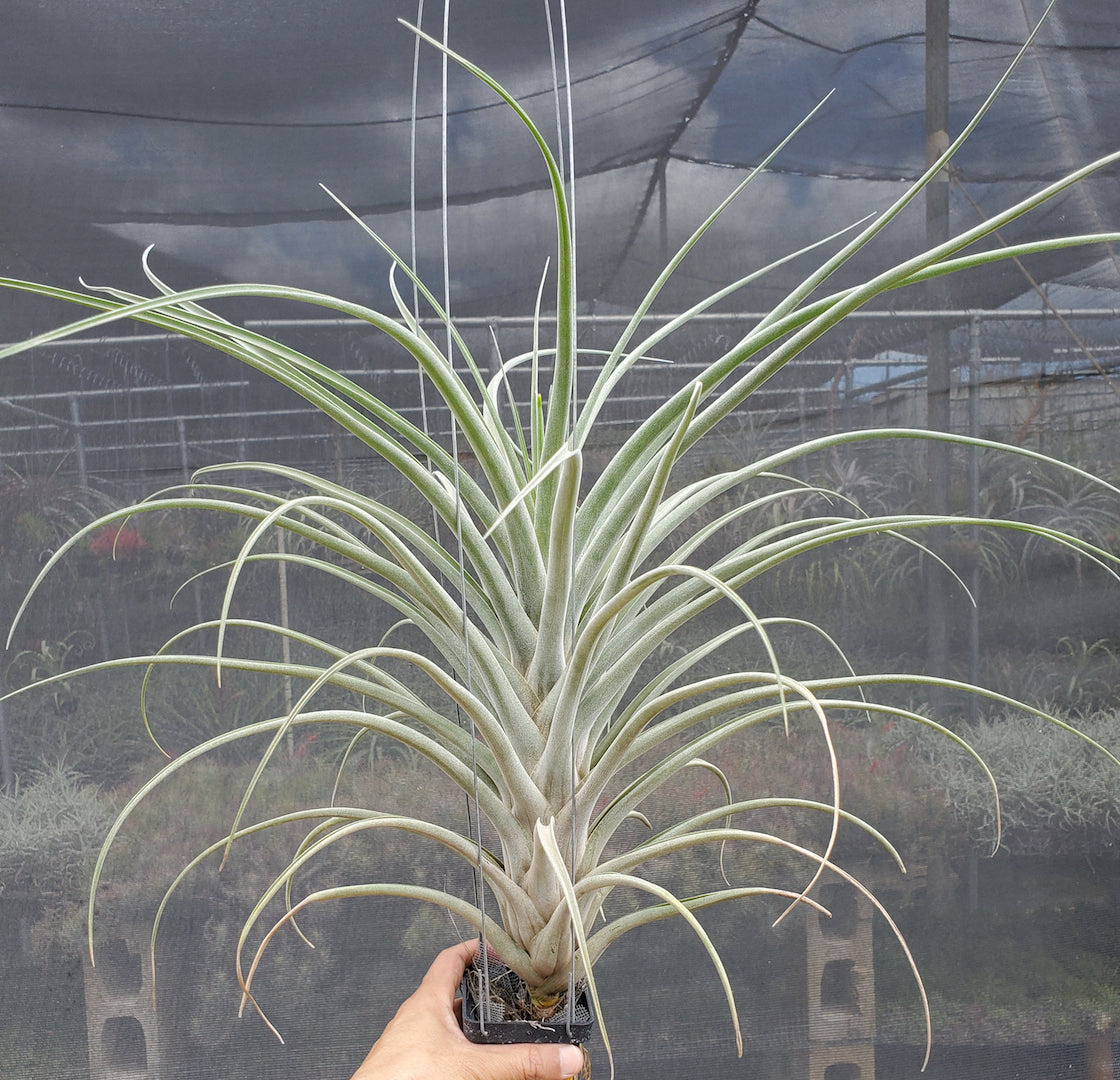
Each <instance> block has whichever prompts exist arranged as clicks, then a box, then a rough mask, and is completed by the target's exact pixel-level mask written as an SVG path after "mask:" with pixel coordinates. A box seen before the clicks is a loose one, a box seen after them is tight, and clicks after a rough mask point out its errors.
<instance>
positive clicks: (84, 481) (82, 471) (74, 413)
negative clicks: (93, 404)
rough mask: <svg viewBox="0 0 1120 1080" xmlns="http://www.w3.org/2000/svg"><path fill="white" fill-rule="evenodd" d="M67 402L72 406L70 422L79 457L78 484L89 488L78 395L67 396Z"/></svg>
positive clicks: (75, 448) (75, 449)
mask: <svg viewBox="0 0 1120 1080" xmlns="http://www.w3.org/2000/svg"><path fill="white" fill-rule="evenodd" d="M66 400H67V402H68V404H69V405H70V422H71V424H73V428H72V430H73V432H74V451H75V453H76V454H77V455H78V484H79V485H80V486H81V487H83V488H88V487H89V471H88V470H87V469H86V444H85V439H84V438H83V436H82V412H81V408H80V406H79V405H78V395H77V394H67V395H66Z"/></svg>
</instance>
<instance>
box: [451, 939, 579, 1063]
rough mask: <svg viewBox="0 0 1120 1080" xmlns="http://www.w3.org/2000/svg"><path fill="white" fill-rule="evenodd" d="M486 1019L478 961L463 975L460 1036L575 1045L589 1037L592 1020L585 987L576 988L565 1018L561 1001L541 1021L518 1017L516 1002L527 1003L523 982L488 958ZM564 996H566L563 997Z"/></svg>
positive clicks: (476, 1039)
mask: <svg viewBox="0 0 1120 1080" xmlns="http://www.w3.org/2000/svg"><path fill="white" fill-rule="evenodd" d="M488 968H489V983H490V1012H489V1019H487V1020H485V1021H484V1020H483V1018H482V1016H481V1015H480V1013H481V1009H480V1005H479V997H480V987H481V985H482V965H481V963H479V962H478V961H477V960H476V961H475V963H473V964H471V966H470V967H468V968H467V970H466V971H465V972H464V973H463V981H462V984H461V991H462V997H463V1033H464V1034H465V1035H466V1036H467V1038H468V1039H470V1040H471V1042H476V1043H560V1042H567V1043H577V1044H581V1043H583V1042H586V1040H587V1039H588V1038H589V1037H590V1035H591V1029H592V1027H593V1026H594V1018H593V1016H592V1013H591V1003H590V1001H589V1000H588V997H587V989H586V987H583V986H579V985H578V984H577V987H576V1000H575V1004H574V1007H573V1008H572V1010H571V1016H570V1017H569V1015H568V1008H567V1004H566V1002H565V1001H564V1000H563V997H562V998H561V1000H560V1001H559V1002H558V1003H557V1005H556V1007H555V1008H554V1009H553V1010H552V1011H551V1012H550V1013H549V1014H548V1015H547V1016H546V1017H544V1018H543V1019H536V1018H526V1017H524V1016H519V1015H518V1012H519V1009H518V1003H519V1002H527V1001H528V1000H529V991H528V988H527V987H526V985H525V983H524V981H523V980H522V979H521V978H520V977H519V976H517V975H515V974H514V973H513V972H512V971H510V969H509V968H507V967H506V966H505V964H503V963H502V962H501V961H500V960H495V959H494V958H493V957H491V959H490V962H489V964H488ZM564 997H566V995H564Z"/></svg>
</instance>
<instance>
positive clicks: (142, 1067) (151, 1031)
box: [85, 927, 160, 1080]
mask: <svg viewBox="0 0 1120 1080" xmlns="http://www.w3.org/2000/svg"><path fill="white" fill-rule="evenodd" d="M148 934H149V932H148V931H147V930H142V929H141V928H139V927H136V928H133V929H131V930H128V931H126V932H125V933H124V934H123V935H122V936H120V937H116V938H112V939H110V940H108V941H106V942H103V943H102V944H101V946H100V947H99V949H98V951H97V958H96V959H97V965H96V967H95V966H93V965H92V964H90V962H89V959H88V957H87V959H86V962H85V998H86V1027H87V1030H88V1035H89V1065H90V1080H160V1046H159V1027H158V1025H157V1023H156V1010H155V1005H154V1003H153V1000H152V971H151V964H150V962H149V955H148Z"/></svg>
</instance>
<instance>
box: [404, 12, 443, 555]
mask: <svg viewBox="0 0 1120 1080" xmlns="http://www.w3.org/2000/svg"><path fill="white" fill-rule="evenodd" d="M416 25H417V26H423V25H424V0H417V4H416ZM412 48H413V52H412V110H411V116H410V119H409V165H408V235H409V241H410V244H411V252H410V261H411V264H412V314H413V316H414V317H415V319H416V321H417V323H419V321H420V286H419V284H418V283H417V277H418V274H419V262H418V254H417V251H418V245H417V239H416V129H417V126H418V118H419V93H420V38H419V37H417V38H416V40H415V42H414V43H413V47H412ZM416 374H417V378H418V380H419V383H420V424H421V428H422V430H423V432H424V434H425V435H428V434H430V432H429V430H428V399H427V386H426V385H425V379H424V372H423V371H422V370H421V369H420V368H419V366H418V367H417V371H416ZM428 467H429V469H430V468H431V459H430V458H429V460H428ZM432 519H433V523H434V525H435V530H436V535H435V539H436V543H439V515H438V514H436V512H435V510H434V509H433V510H432Z"/></svg>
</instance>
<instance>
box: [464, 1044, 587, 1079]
mask: <svg viewBox="0 0 1120 1080" xmlns="http://www.w3.org/2000/svg"><path fill="white" fill-rule="evenodd" d="M478 1049H480V1050H485V1051H487V1057H488V1059H489V1060H488V1061H487V1071H486V1076H487V1080H567V1078H568V1077H571V1076H575V1075H576V1074H577V1073H578V1072H579V1071H580V1070H581V1069H582V1068H583V1051H582V1050H581V1049H580V1048H579V1047H578V1046H571V1045H569V1044H568V1043H559V1044H545V1045H520V1044H519V1045H516V1046H489V1047H485V1048H484V1047H479V1048H478Z"/></svg>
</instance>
